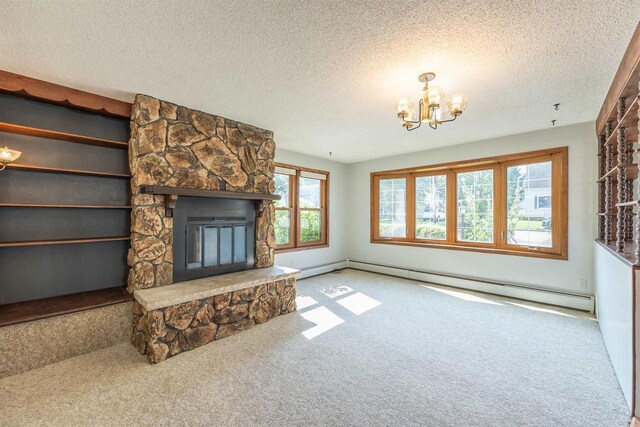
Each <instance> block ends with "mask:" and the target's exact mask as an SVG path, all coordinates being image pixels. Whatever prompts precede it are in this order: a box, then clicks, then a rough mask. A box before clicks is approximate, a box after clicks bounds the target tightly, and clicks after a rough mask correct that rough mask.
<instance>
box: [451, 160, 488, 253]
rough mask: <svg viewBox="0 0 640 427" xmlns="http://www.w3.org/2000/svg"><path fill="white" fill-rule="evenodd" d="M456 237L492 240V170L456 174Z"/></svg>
mask: <svg viewBox="0 0 640 427" xmlns="http://www.w3.org/2000/svg"><path fill="white" fill-rule="evenodd" d="M458 238H459V239H460V240H466V241H471V242H492V241H493V171H492V170H490V169H489V170H482V171H474V172H466V173H459V174H458Z"/></svg>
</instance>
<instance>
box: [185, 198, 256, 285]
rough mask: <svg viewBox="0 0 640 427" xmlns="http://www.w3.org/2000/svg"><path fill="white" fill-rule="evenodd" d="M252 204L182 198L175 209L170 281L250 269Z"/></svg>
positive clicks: (248, 201)
mask: <svg viewBox="0 0 640 427" xmlns="http://www.w3.org/2000/svg"><path fill="white" fill-rule="evenodd" d="M255 222H256V210H255V205H254V202H253V201H250V200H231V199H214V200H210V199H205V198H201V199H198V198H191V197H181V198H180V199H178V203H177V205H176V209H175V210H174V222H173V281H174V282H182V281H185V280H192V279H198V278H201V277H207V276H214V275H217V274H224V273H231V272H234V271H241V270H248V269H251V268H253V265H254V262H255Z"/></svg>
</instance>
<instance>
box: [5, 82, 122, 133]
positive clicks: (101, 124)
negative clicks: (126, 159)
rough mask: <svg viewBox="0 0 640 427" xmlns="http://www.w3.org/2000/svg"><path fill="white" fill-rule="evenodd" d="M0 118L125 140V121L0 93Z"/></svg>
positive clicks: (17, 122) (6, 120) (62, 130)
mask: <svg viewBox="0 0 640 427" xmlns="http://www.w3.org/2000/svg"><path fill="white" fill-rule="evenodd" d="M0 121H2V122H7V123H13V124H18V125H23V126H31V127H36V128H40V129H48V130H55V131H60V132H66V133H75V134H79V135H85V136H93V137H97V138H105V139H113V140H116V141H123V142H126V141H128V140H129V133H130V131H129V121H128V120H126V119H117V118H114V117H107V116H103V115H100V114H94V113H89V112H87V111H81V110H74V109H72V108H67V107H61V106H59V105H53V104H48V103H46V102H40V101H34V100H32V99H26V98H21V97H19V96H15V95H10V94H4V93H0Z"/></svg>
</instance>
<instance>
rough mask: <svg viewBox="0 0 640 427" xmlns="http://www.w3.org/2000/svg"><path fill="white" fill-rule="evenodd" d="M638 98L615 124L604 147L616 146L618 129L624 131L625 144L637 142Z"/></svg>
mask: <svg viewBox="0 0 640 427" xmlns="http://www.w3.org/2000/svg"><path fill="white" fill-rule="evenodd" d="M637 124H638V98H636V99H634V100H633V103H632V104H631V106H629V108H628V109H627V110H626V112H625V113H624V115H623V116H622V119H621V120H620V121H619V122H617V123H616V126H615V128H613V130H612V132H611V136H609V138H608V139H607V140H606V142H605V145H614V146H615V145H617V138H618V129H623V128H624V129H626V132H627V135H626V139H627V144H631V143H635V142H638V126H637Z"/></svg>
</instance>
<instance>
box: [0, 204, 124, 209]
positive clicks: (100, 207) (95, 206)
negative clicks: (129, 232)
mask: <svg viewBox="0 0 640 427" xmlns="http://www.w3.org/2000/svg"><path fill="white" fill-rule="evenodd" d="M0 207H7V208H62V209H131V206H128V205H126V206H115V205H50V204H42V203H0Z"/></svg>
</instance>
